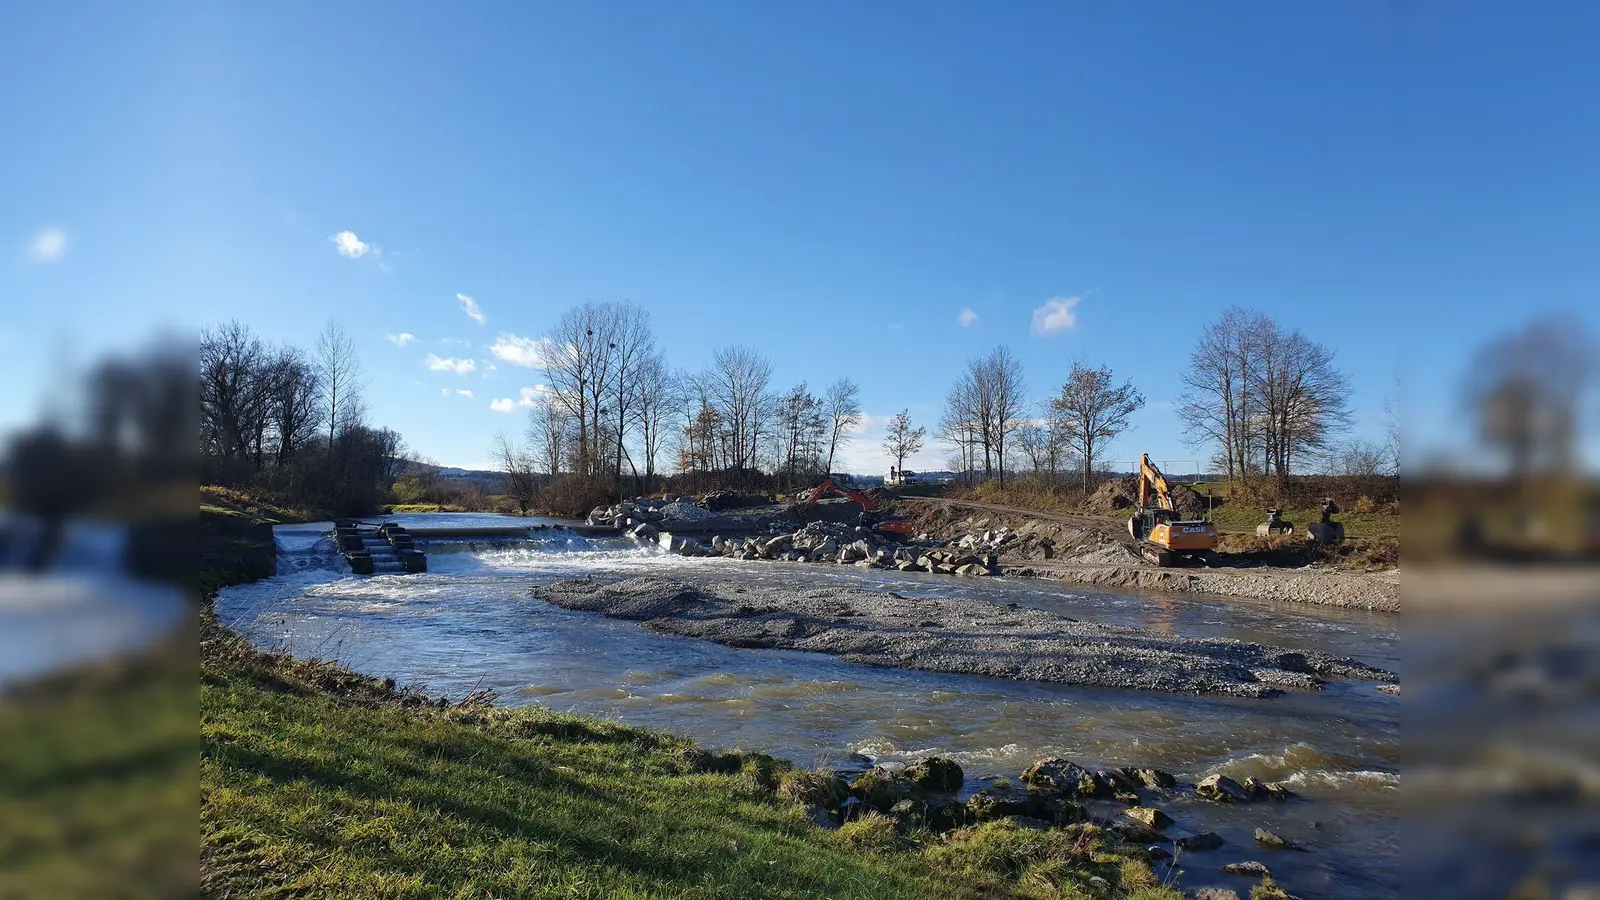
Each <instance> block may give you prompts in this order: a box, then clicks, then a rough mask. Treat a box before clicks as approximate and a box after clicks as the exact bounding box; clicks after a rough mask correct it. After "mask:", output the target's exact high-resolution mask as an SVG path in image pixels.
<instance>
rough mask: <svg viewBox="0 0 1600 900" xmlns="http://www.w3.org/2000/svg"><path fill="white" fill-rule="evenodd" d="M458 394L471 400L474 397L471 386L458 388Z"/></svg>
mask: <svg viewBox="0 0 1600 900" xmlns="http://www.w3.org/2000/svg"><path fill="white" fill-rule="evenodd" d="M456 396H458V397H466V398H467V399H469V400H470V399H472V390H471V389H470V388H456Z"/></svg>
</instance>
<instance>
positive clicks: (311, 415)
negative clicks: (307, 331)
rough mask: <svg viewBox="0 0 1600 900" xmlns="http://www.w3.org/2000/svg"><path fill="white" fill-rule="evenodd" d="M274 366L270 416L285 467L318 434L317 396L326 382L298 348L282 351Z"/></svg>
mask: <svg viewBox="0 0 1600 900" xmlns="http://www.w3.org/2000/svg"><path fill="white" fill-rule="evenodd" d="M273 366H274V368H275V369H276V370H277V377H276V378H275V380H274V381H275V383H274V385H273V391H272V401H271V403H272V406H271V410H270V415H271V417H272V427H273V431H274V432H275V435H276V438H277V448H276V451H275V457H276V461H277V464H278V466H279V467H280V468H281V467H283V466H287V465H288V464H289V462H290V460H292V459H294V457H295V454H296V453H298V452H299V450H300V448H301V447H303V446H305V444H307V443H308V442H310V441H311V440H313V439H314V437H315V435H316V430H317V399H318V397H320V396H321V393H322V382H321V379H320V378H319V377H318V375H317V369H316V367H315V366H314V365H312V363H311V361H310V360H309V359H307V358H306V355H305V352H304V351H303V350H301V349H300V348H298V347H284V348H282V349H281V350H279V351H278V356H277V359H276V361H275V362H274V363H273Z"/></svg>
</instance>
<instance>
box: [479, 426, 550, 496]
mask: <svg viewBox="0 0 1600 900" xmlns="http://www.w3.org/2000/svg"><path fill="white" fill-rule="evenodd" d="M490 453H492V454H493V456H494V460H495V464H496V465H497V466H499V467H500V472H501V474H503V475H505V477H506V493H507V494H509V495H510V497H511V499H512V501H514V502H515V503H516V504H517V512H518V513H519V514H521V515H524V516H525V515H527V514H528V509H529V508H530V507H531V506H532V505H533V501H534V500H535V499H536V498H537V496H538V493H539V479H538V476H537V475H536V474H535V473H534V463H533V454H531V453H529V452H527V451H525V450H523V449H522V448H520V447H518V446H516V445H515V444H512V443H511V439H510V438H508V437H506V436H505V433H504V432H501V433H499V434H496V435H495V436H494V446H493V448H492V449H491V450H490Z"/></svg>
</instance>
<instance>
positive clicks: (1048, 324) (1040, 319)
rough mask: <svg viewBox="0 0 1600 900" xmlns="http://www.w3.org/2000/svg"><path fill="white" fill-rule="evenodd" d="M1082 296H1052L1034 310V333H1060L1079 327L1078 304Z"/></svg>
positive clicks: (1081, 300)
mask: <svg viewBox="0 0 1600 900" xmlns="http://www.w3.org/2000/svg"><path fill="white" fill-rule="evenodd" d="M1081 302H1083V298H1082V297H1052V298H1050V299H1049V300H1046V301H1045V302H1044V305H1043V306H1041V307H1039V308H1038V309H1036V310H1034V311H1033V333H1034V334H1059V333H1061V332H1063V331H1071V330H1072V329H1074V328H1076V327H1078V312H1077V310H1078V304H1079V303H1081Z"/></svg>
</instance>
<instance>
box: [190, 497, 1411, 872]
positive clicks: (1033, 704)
mask: <svg viewBox="0 0 1600 900" xmlns="http://www.w3.org/2000/svg"><path fill="white" fill-rule="evenodd" d="M404 519H405V517H402V520H404ZM427 520H428V518H427V517H416V518H415V519H414V520H412V521H411V522H410V524H415V525H418V526H420V525H422V524H424V522H425V521H427ZM320 541H321V536H320V534H319V533H318V531H317V529H315V528H304V529H281V530H280V544H281V545H282V546H283V549H284V553H283V555H282V556H281V557H280V563H281V566H280V569H281V570H282V571H283V573H284V574H281V575H280V576H279V577H277V578H274V579H272V580H270V581H266V582H261V583H258V584H254V585H242V586H239V587H237V588H232V589H229V590H228V591H226V592H224V594H223V596H222V597H221V598H220V599H219V601H218V613H219V614H220V615H221V616H222V617H223V618H224V620H225V621H229V622H231V623H232V624H234V626H235V627H236V628H238V629H239V630H240V631H242V632H243V633H244V634H246V635H247V636H249V637H250V638H251V639H252V640H254V641H256V642H257V643H258V644H261V645H265V646H272V647H287V648H289V649H292V650H293V651H294V652H295V653H299V654H306V655H314V656H320V657H324V658H337V659H339V660H341V661H343V662H345V663H347V664H348V665H351V666H352V667H354V668H356V669H359V670H361V671H365V672H370V673H373V674H384V675H392V676H394V677H396V678H397V679H399V680H401V681H403V682H404V681H418V682H422V683H425V684H426V685H427V686H428V687H429V688H430V689H431V690H434V691H440V692H444V693H447V694H450V695H453V696H458V697H459V696H460V695H462V694H465V693H466V692H468V691H470V690H473V689H475V688H479V687H487V688H492V689H494V690H496V691H498V692H499V693H500V695H501V697H502V700H503V701H504V702H507V703H513V704H523V703H527V704H540V705H543V706H547V707H550V708H554V709H565V710H572V711H575V712H580V713H585V714H589V715H597V716H603V717H610V718H615V719H618V720H621V721H624V722H629V723H632V724H637V725H644V726H648V727H654V728H663V729H667V730H670V731H673V732H675V733H678V734H682V735H685V736H687V737H690V738H693V739H695V740H698V741H700V742H702V743H704V744H707V745H709V746H713V747H744V748H749V749H756V750H762V751H765V752H769V753H772V754H774V755H777V756H783V757H787V758H790V759H793V760H795V761H796V762H797V763H801V764H805V765H811V764H821V763H833V764H839V765H846V766H848V765H865V764H867V761H869V760H870V761H876V762H891V763H892V762H904V761H906V760H911V759H915V758H917V757H921V756H927V755H931V754H935V753H937V754H939V755H944V756H949V757H952V758H954V759H956V760H958V761H959V762H961V764H962V765H963V766H964V767H965V768H966V770H967V772H968V775H969V785H968V787H969V789H972V788H975V787H978V786H981V785H982V783H983V779H984V778H985V776H996V775H1009V776H1010V777H1011V778H1012V779H1015V777H1016V774H1017V773H1018V772H1019V771H1020V770H1021V769H1022V768H1023V767H1025V766H1026V765H1027V764H1028V763H1029V762H1031V761H1033V760H1035V759H1038V758H1040V757H1043V756H1049V755H1062V756H1067V757H1069V758H1072V759H1074V760H1077V761H1079V762H1082V763H1085V764H1091V765H1122V764H1141V765H1154V766H1158V767H1161V768H1164V769H1168V770H1170V771H1172V772H1174V773H1175V774H1178V775H1179V776H1180V778H1184V779H1185V780H1193V779H1197V778H1199V777H1202V776H1204V775H1206V774H1209V773H1212V772H1225V773H1227V774H1229V775H1232V776H1234V777H1236V778H1240V779H1242V778H1244V777H1245V776H1249V775H1254V776H1257V777H1260V778H1263V779H1267V780H1286V781H1288V782H1290V783H1291V784H1292V785H1294V787H1295V789H1296V790H1297V791H1299V792H1300V793H1301V795H1302V796H1303V797H1304V798H1306V799H1305V800H1303V801H1299V802H1293V803H1289V804H1283V805H1278V804H1250V805H1247V806H1240V807H1236V808H1234V807H1223V806H1218V805H1216V804H1209V803H1200V802H1193V801H1189V802H1184V801H1173V802H1171V803H1168V804H1167V806H1166V808H1167V809H1168V811H1169V812H1171V813H1172V815H1173V816H1174V817H1175V818H1176V819H1178V821H1179V823H1180V830H1196V831H1198V830H1215V831H1217V832H1218V833H1219V834H1221V835H1222V836H1223V837H1224V838H1225V839H1226V841H1227V846H1225V847H1224V848H1223V849H1222V850H1219V851H1216V852H1212V853H1205V854H1190V855H1188V856H1187V857H1186V858H1185V859H1184V860H1183V861H1182V863H1181V866H1180V867H1181V868H1182V869H1183V870H1184V871H1185V875H1184V876H1183V878H1182V883H1183V884H1184V885H1186V886H1190V887H1197V886H1204V885H1211V884H1216V885H1227V886H1230V887H1233V888H1235V889H1238V890H1240V893H1241V894H1243V893H1245V892H1246V890H1247V888H1248V887H1249V883H1248V882H1247V881H1244V880H1242V879H1236V878H1231V877H1230V876H1225V875H1221V874H1218V873H1217V869H1218V867H1220V866H1221V865H1222V864H1224V863H1226V862H1232V861H1236V860H1241V859H1260V860H1262V861H1263V862H1266V863H1267V864H1268V865H1269V866H1270V867H1271V868H1272V869H1273V871H1274V873H1275V874H1276V875H1277V876H1278V880H1279V881H1280V882H1283V883H1284V884H1285V885H1286V886H1287V887H1288V888H1289V889H1290V890H1291V891H1295V892H1297V893H1303V894H1306V895H1309V896H1313V897H1335V896H1337V897H1357V898H1363V897H1390V896H1395V895H1396V894H1397V893H1398V892H1399V888H1398V882H1399V877H1398V873H1397V868H1398V866H1397V857H1398V848H1397V846H1396V844H1397V841H1398V837H1399V834H1398V832H1399V828H1398V824H1397V822H1396V817H1397V814H1398V799H1399V775H1398V773H1399V766H1400V760H1399V699H1398V698H1396V697H1392V696H1389V695H1386V694H1382V693H1379V692H1377V691H1376V690H1375V689H1374V685H1373V684H1372V683H1370V682H1337V683H1332V684H1330V685H1328V687H1327V689H1326V690H1323V691H1320V692H1315V693H1290V694H1287V695H1285V696H1283V697H1278V698H1274V699H1270V700H1249V699H1239V698H1226V697H1209V696H1207V697H1191V696H1183V695H1163V694H1153V693H1144V692H1137V691H1121V690H1101V689H1086V688H1077V687H1068V686H1061V685H1049V684H1035V683H1027V682H1012V681H1005V680H999V679H989V678H979V677H970V676H959V675H939V674H931V673H923V672H909V671H902V670H893V669H874V668H869V667H866V666H861V665H857V664H854V663H849V662H844V661H841V660H839V659H837V658H834V657H829V656H821V655H815V654H806V653H795V652H786V651H772V650H739V649H734V648H729V647H723V646H720V645H717V644H712V643H709V642H705V641H698V640H694V639H690V638H679V637H673V636H663V635H656V634H652V633H650V632H648V631H645V630H644V629H643V628H641V627H640V626H639V625H637V624H636V623H632V622H625V621H620V620H615V619H606V618H603V617H600V616H596V615H592V614H587V613H577V612H569V611H566V610H562V609H558V608H556V607H552V606H549V605H547V604H544V603H540V602H538V601H535V600H532V599H531V598H529V597H528V596H527V590H528V588H529V587H530V586H532V585H534V584H538V583H541V582H545V581H550V580H554V579H557V578H566V577H573V576H574V575H593V576H595V577H599V578H620V577H626V576H630V575H636V574H642V573H670V574H672V575H674V576H675V577H680V578H683V579H685V580H689V581H693V580H694V578H695V576H696V574H697V573H700V572H711V571H715V572H716V573H717V576H718V577H719V579H723V578H748V579H749V580H750V581H751V582H752V583H755V582H768V583H770V582H774V581H777V582H782V583H788V584H793V583H795V582H804V583H814V582H815V581H817V580H818V579H828V580H832V581H838V582H841V583H848V584H852V585H858V586H863V587H872V588H876V589H880V590H896V591H900V592H902V593H908V594H919V593H920V594H929V595H938V594H944V593H951V592H960V593H961V594H962V595H965V596H969V597H976V598H981V599H985V600H990V601H992V602H996V603H1002V604H1004V603H1016V604H1019V605H1026V606H1034V607H1038V608H1041V609H1048V610H1051V611H1055V612H1060V613H1063V614H1065V615H1069V616H1073V617H1075V618H1082V619H1086V620H1093V621H1100V622H1109V623H1114V624H1126V625H1138V626H1142V627H1147V628H1155V629H1159V630H1163V631H1171V632H1174V633H1180V634H1190V635H1202V636H1221V637H1232V638H1240V639H1245V640H1255V641H1263V642H1268V643H1273V644H1279V645H1285V646H1291V647H1304V648H1312V649H1318V650H1325V651H1328V652H1333V653H1339V654H1345V655H1349V656H1354V657H1357V658H1359V659H1361V660H1363V661H1365V662H1368V663H1372V664H1374V665H1378V666H1382V667H1385V668H1389V669H1394V670H1400V669H1401V665H1400V659H1399V631H1398V619H1397V617H1394V616H1389V615H1385V614H1381V613H1367V612H1361V611H1353V610H1330V609H1321V608H1308V607H1302V606H1296V605H1280V604H1270V603H1262V602H1252V601H1239V600H1222V599H1216V598H1205V597H1203V596H1188V595H1185V596H1183V597H1181V598H1176V597H1171V596H1164V595H1159V594H1154V593H1152V594H1146V595H1140V594H1136V593H1113V592H1107V591H1090V590H1084V589H1082V588H1080V587H1078V586H1067V585H1061V586H1056V585H1052V584H1049V583H1041V582H1035V581H1031V580H1020V579H989V580H973V579H953V578H949V577H945V576H934V575H910V574H905V573H886V572H874V571H869V570H861V569H856V568H854V567H845V566H826V565H805V564H783V563H764V562H752V563H741V562H736V561H730V560H723V559H683V558H680V557H670V556H664V555H661V554H659V553H657V552H656V551H654V550H653V549H641V548H637V547H635V546H633V545H632V544H631V543H625V542H617V541H611V542H586V541H583V540H582V539H578V538H565V537H560V536H553V537H543V538H536V539H534V540H530V541H518V542H501V543H480V544H476V545H472V544H466V543H461V542H455V543H448V544H447V543H433V544H431V545H429V546H428V547H427V550H428V552H429V565H430V572H429V573H428V574H426V575H418V576H403V575H394V576H378V577H369V578H359V577H353V576H350V575H348V574H347V573H341V572H339V571H338V569H337V566H336V565H335V564H336V563H338V560H337V558H334V557H331V556H329V555H328V553H327V551H328V549H329V548H328V547H327V545H325V544H323V543H320ZM1258 826H1262V827H1267V828H1270V829H1272V830H1274V831H1277V832H1279V833H1280V834H1283V835H1284V836H1286V837H1289V838H1291V839H1293V840H1297V841H1299V842H1301V843H1304V844H1306V845H1308V846H1310V847H1311V848H1312V851H1313V852H1310V853H1304V854H1300V853H1283V852H1275V851H1270V850H1266V849H1264V848H1259V847H1258V846H1257V845H1255V843H1254V841H1253V839H1252V834H1253V831H1254V829H1255V828H1256V827H1258Z"/></svg>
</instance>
